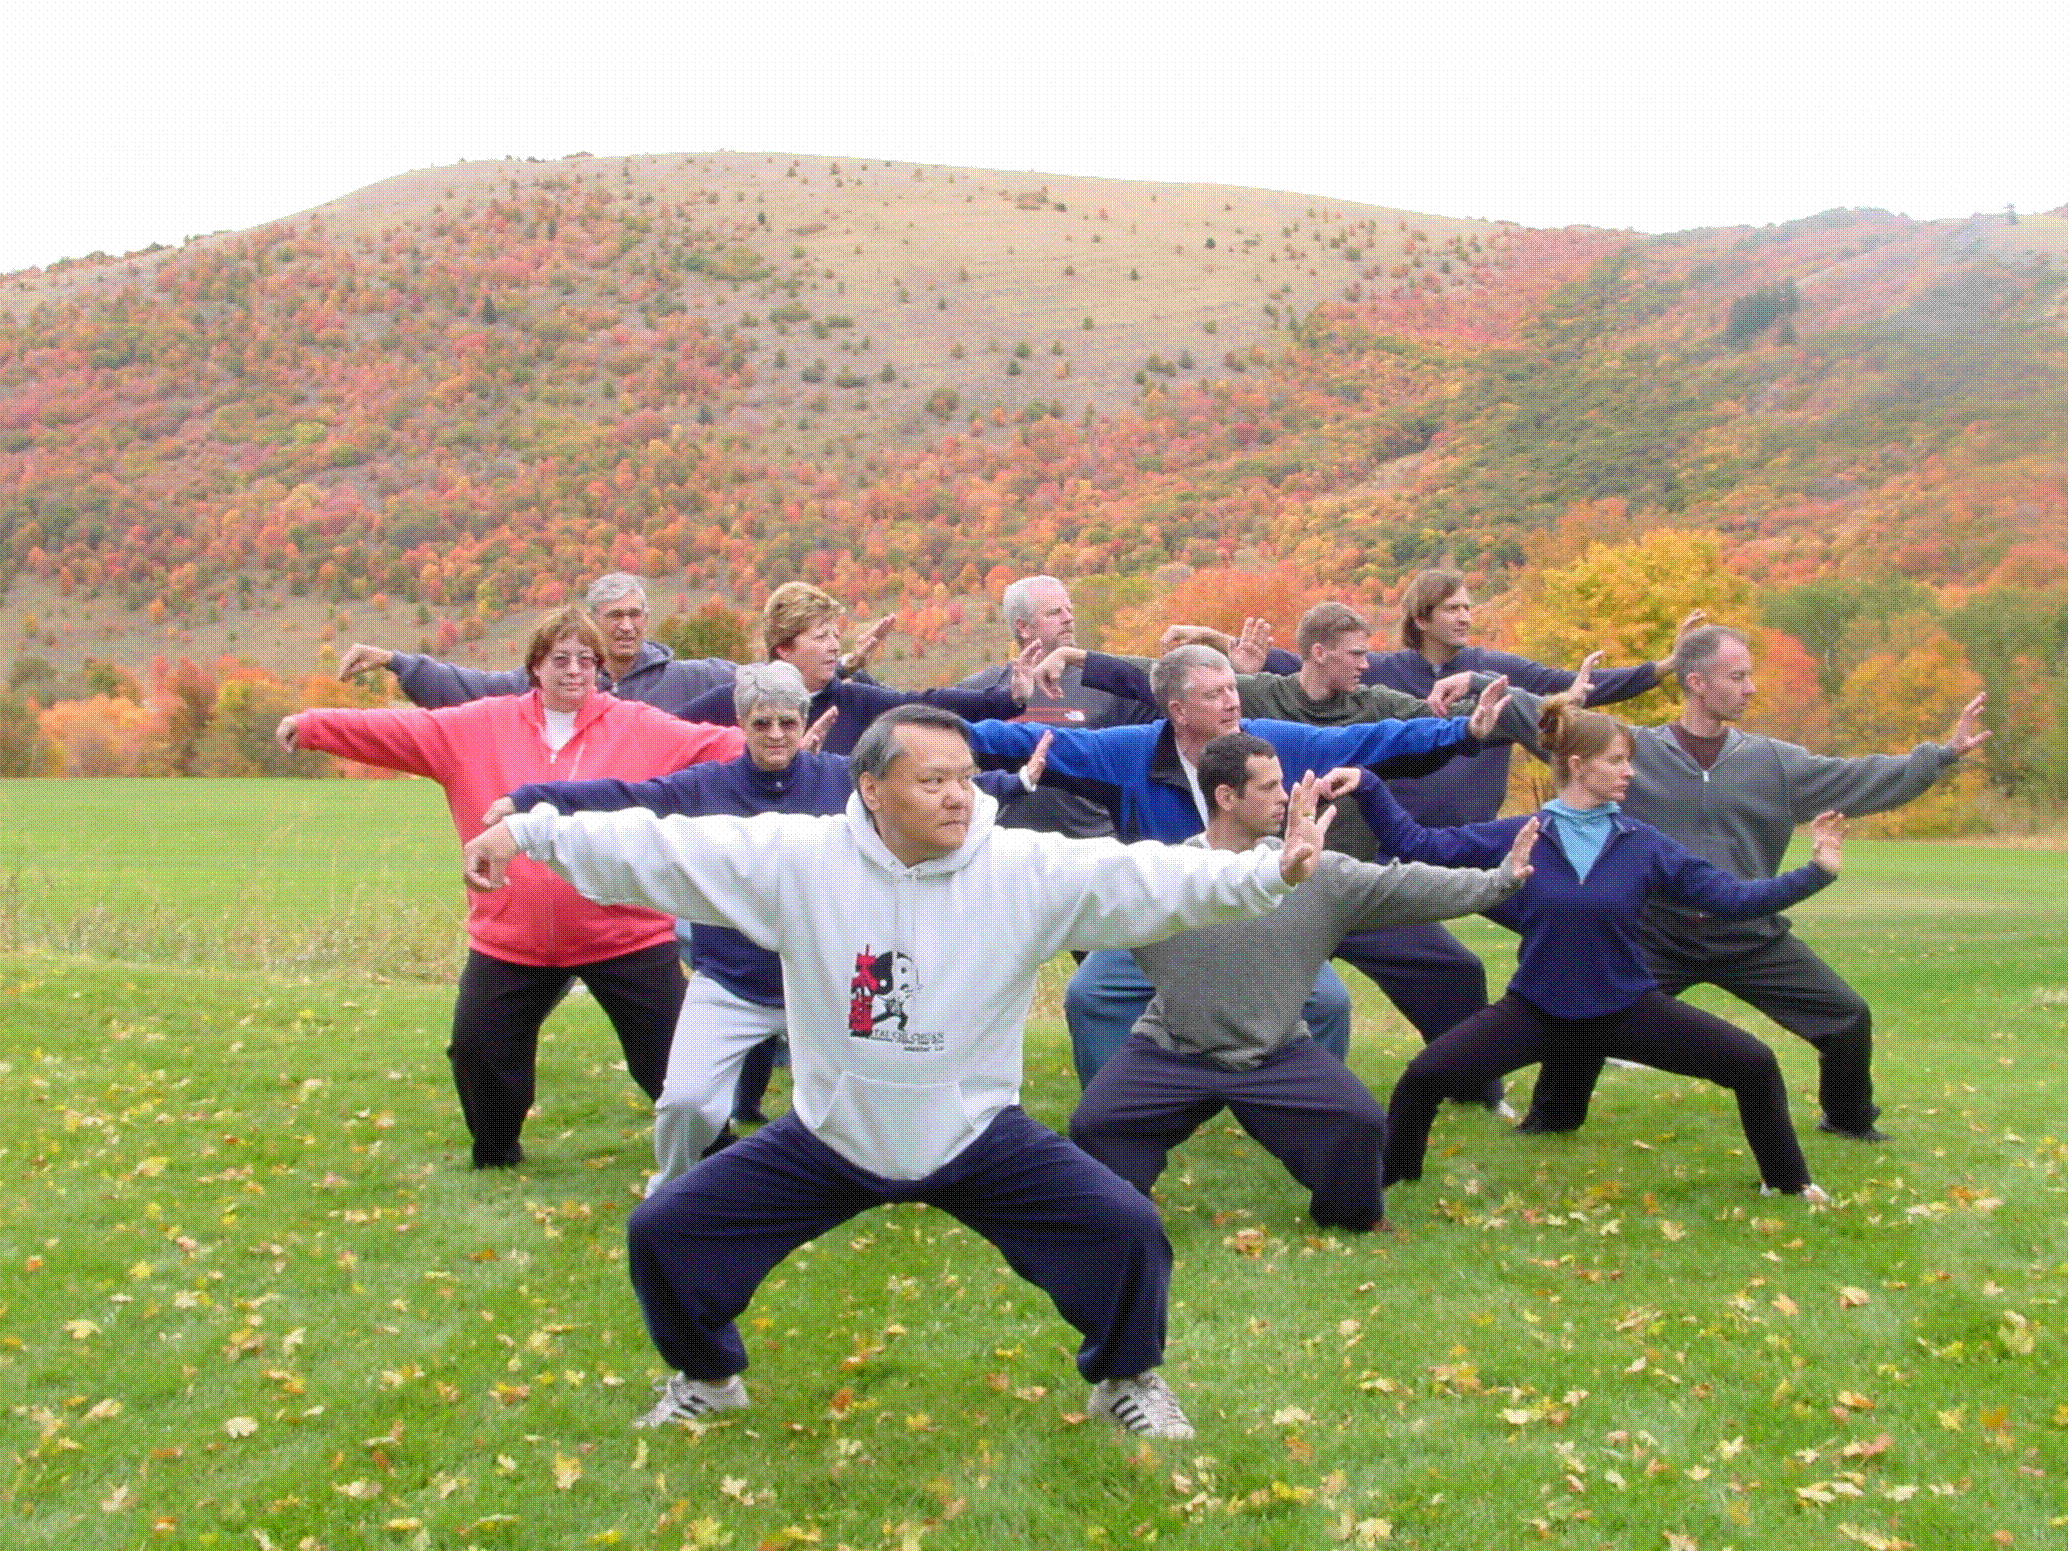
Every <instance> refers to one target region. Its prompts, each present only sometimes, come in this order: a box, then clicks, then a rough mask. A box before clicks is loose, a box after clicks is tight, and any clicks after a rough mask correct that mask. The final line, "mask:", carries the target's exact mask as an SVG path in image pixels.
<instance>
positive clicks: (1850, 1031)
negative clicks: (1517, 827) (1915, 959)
mask: <svg viewBox="0 0 2068 1551" xmlns="http://www.w3.org/2000/svg"><path fill="white" fill-rule="evenodd" d="M1642 940H1643V943H1644V957H1645V962H1646V963H1647V964H1648V965H1650V967H1651V972H1652V974H1653V975H1654V976H1656V977H1657V978H1658V982H1659V989H1660V990H1661V991H1663V992H1665V993H1666V994H1667V995H1668V996H1678V995H1680V993H1681V992H1682V991H1685V990H1686V989H1687V988H1688V987H1689V986H1695V985H1712V986H1720V987H1722V988H1723V989H1724V990H1726V991H1728V992H1730V994H1731V995H1732V996H1735V997H1737V998H1738V1000H1740V1001H1742V1002H1750V1003H1751V1004H1752V1005H1753V1006H1754V1007H1756V1008H1758V1009H1759V1010H1760V1011H1761V1012H1763V1013H1765V1014H1766V1015H1767V1016H1768V1017H1769V1018H1771V1019H1773V1020H1774V1022H1776V1023H1778V1024H1779V1025H1780V1026H1781V1027H1782V1028H1784V1029H1786V1030H1787V1031H1788V1032H1789V1033H1791V1034H1796V1035H1800V1036H1801V1037H1802V1038H1803V1039H1806V1040H1808V1041H1809V1042H1810V1044H1812V1045H1813V1046H1815V1047H1816V1051H1817V1079H1818V1080H1817V1097H1818V1099H1819V1100H1820V1101H1822V1103H1823V1106H1824V1114H1825V1117H1826V1118H1827V1119H1829V1120H1830V1122H1831V1124H1833V1125H1834V1126H1837V1127H1838V1128H1839V1129H1840V1130H1841V1131H1865V1130H1867V1129H1868V1128H1869V1127H1870V1126H1872V1125H1873V1124H1874V1122H1875V1119H1876V1117H1878V1116H1879V1115H1880V1114H1881V1106H1880V1105H1878V1104H1876V1103H1875V1102H1874V1074H1873V1063H1874V1015H1873V1013H1872V1012H1871V1011H1870V1010H1869V1009H1868V1006H1867V1003H1866V1002H1865V1001H1864V1000H1863V999H1862V998H1861V996H1860V993H1859V992H1857V991H1855V990H1854V989H1853V988H1852V987H1851V986H1849V985H1847V984H1846V983H1845V981H1844V979H1843V978H1842V977H1841V976H1840V975H1839V973H1838V971H1837V970H1835V969H1833V968H1832V967H1831V966H1830V965H1829V964H1826V963H1825V962H1824V961H1823V960H1822V959H1820V958H1818V957H1817V955H1816V954H1815V953H1813V952H1811V951H1810V949H1809V948H1808V947H1807V946H1805V945H1804V944H1803V943H1802V942H1800V941H1798V940H1797V939H1796V937H1795V935H1794V934H1793V933H1791V932H1789V931H1787V930H1786V928H1785V926H1781V925H1780V918H1778V917H1774V916H1764V917H1761V918H1760V919H1758V920H1755V921H1710V922H1705V923H1703V924H1702V925H1701V926H1695V925H1693V924H1691V923H1685V922H1682V921H1679V920H1677V919H1675V918H1673V917H1669V916H1667V915H1665V914H1664V913H1663V912H1658V911H1654V912H1653V913H1652V914H1650V915H1648V916H1646V917H1645V920H1644V926H1643V936H1642ZM1600 1076H1601V1063H1600V1062H1599V1061H1594V1062H1591V1063H1589V1062H1586V1061H1559V1062H1552V1061H1547V1062H1545V1063H1544V1067H1543V1070H1542V1071H1541V1072H1540V1073H1539V1074H1538V1077H1537V1087H1536V1092H1535V1093H1534V1094H1532V1095H1531V1097H1530V1105H1529V1120H1528V1122H1527V1125H1528V1127H1529V1129H1530V1130H1533V1131H1573V1130H1577V1129H1578V1128H1579V1126H1580V1123H1581V1122H1582V1121H1583V1120H1585V1119H1586V1118H1587V1101H1588V1099H1590V1098H1591V1097H1592V1096H1593V1093H1594V1084H1595V1082H1596V1081H1597V1080H1598V1079H1599V1078H1600Z"/></svg>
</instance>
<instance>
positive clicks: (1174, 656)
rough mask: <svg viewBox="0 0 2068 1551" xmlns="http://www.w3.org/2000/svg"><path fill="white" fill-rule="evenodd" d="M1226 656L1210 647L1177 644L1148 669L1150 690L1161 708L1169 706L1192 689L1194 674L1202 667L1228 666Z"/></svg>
mask: <svg viewBox="0 0 2068 1551" xmlns="http://www.w3.org/2000/svg"><path fill="white" fill-rule="evenodd" d="M1229 666H1230V664H1229V662H1228V659H1227V657H1226V656H1225V655H1223V654H1222V653H1220V652H1217V651H1215V650H1214V649H1213V648H1212V647H1211V646H1176V647H1172V648H1171V649H1170V650H1169V651H1167V652H1165V653H1164V654H1163V655H1162V656H1161V657H1159V658H1157V659H1156V663H1155V666H1154V667H1152V668H1150V670H1149V693H1150V694H1151V695H1153V696H1155V698H1156V705H1157V708H1158V709H1159V710H1161V709H1165V708H1167V707H1168V706H1169V705H1170V703H1171V702H1172V701H1173V700H1176V699H1177V698H1179V697H1180V696H1181V695H1183V694H1184V693H1185V691H1186V690H1187V689H1189V688H1191V685H1192V675H1193V674H1195V673H1197V672H1198V671H1199V670H1200V669H1202V668H1226V667H1229Z"/></svg>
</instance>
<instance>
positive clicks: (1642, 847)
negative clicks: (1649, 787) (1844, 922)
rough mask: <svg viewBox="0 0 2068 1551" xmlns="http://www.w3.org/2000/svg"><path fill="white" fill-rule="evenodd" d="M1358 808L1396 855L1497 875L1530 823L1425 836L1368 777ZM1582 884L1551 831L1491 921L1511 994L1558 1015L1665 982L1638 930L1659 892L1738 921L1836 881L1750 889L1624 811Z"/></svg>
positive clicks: (1620, 1000)
mask: <svg viewBox="0 0 2068 1551" xmlns="http://www.w3.org/2000/svg"><path fill="white" fill-rule="evenodd" d="M1357 804H1358V807H1359V808H1361V809H1362V810H1363V812H1364V817H1365V822H1366V823H1368V824H1370V825H1371V828H1372V833H1373V834H1375V835H1377V836H1378V837H1379V844H1380V845H1381V846H1382V847H1384V848H1385V850H1386V851H1387V852H1388V853H1389V854H1391V855H1393V856H1401V857H1407V858H1409V859H1410V860H1413V861H1418V862H1434V863H1436V864H1437V865H1439V866H1443V867H1493V866H1497V865H1499V863H1500V860H1501V858H1502V857H1504V856H1506V855H1507V854H1508V848H1509V846H1511V845H1513V844H1514V843H1515V833H1516V831H1517V830H1519V829H1521V828H1522V826H1523V825H1524V824H1525V823H1527V822H1528V818H1527V816H1525V817H1522V818H1511V819H1493V820H1491V821H1489V822H1487V823H1483V824H1467V825H1464V826H1462V827H1461V828H1457V829H1424V828H1423V827H1422V826H1421V825H1420V824H1417V823H1416V822H1415V821H1414V820H1413V819H1411V818H1409V817H1408V815H1407V810H1406V809H1404V808H1402V807H1401V806H1400V803H1399V802H1398V801H1397V800H1396V799H1395V798H1394V796H1393V794H1392V793H1391V792H1389V791H1388V790H1387V789H1386V784H1385V782H1383V781H1381V780H1379V779H1378V778H1377V777H1375V776H1373V775H1371V774H1369V773H1367V774H1366V775H1365V777H1364V781H1363V783H1362V785H1360V786H1359V787H1358V790H1357ZM1613 824H1614V828H1613V831H1612V832H1611V834H1610V835H1609V837H1608V840H1607V842H1606V843H1605V844H1604V845H1603V846H1602V848H1601V854H1600V855H1599V856H1598V857H1596V858H1595V861H1594V865H1593V867H1592V868H1591V869H1589V871H1588V873H1587V879H1586V881H1585V882H1584V883H1583V882H1581V881H1580V879H1579V877H1578V875H1577V874H1576V873H1575V872H1574V870H1573V865H1572V863H1571V861H1569V860H1568V859H1567V857H1566V854H1565V852H1564V851H1563V850H1562V849H1561V848H1560V847H1559V844H1558V838H1557V835H1556V834H1555V833H1554V832H1553V831H1552V829H1551V827H1550V826H1549V825H1546V826H1545V828H1544V831H1543V833H1541V834H1540V835H1539V836H1538V837H1537V846H1536V850H1535V851H1534V852H1533V853H1532V855H1531V857H1530V865H1531V867H1532V869H1533V871H1532V872H1531V873H1530V877H1529V881H1528V882H1527V883H1525V884H1523V886H1522V889H1521V891H1520V892H1519V893H1517V894H1514V895H1512V896H1511V897H1510V898H1508V899H1506V900H1504V901H1502V902H1501V903H1500V904H1499V905H1496V906H1495V907H1494V908H1493V909H1491V910H1489V911H1487V912H1486V915H1487V916H1488V917H1489V918H1491V919H1493V920H1495V921H1498V922H1500V923H1501V924H1502V925H1503V926H1505V927H1508V928H1509V929H1510V930H1511V931H1515V932H1519V933H1521V935H1522V947H1521V949H1520V951H1519V953H1518V956H1517V961H1516V966H1515V978H1514V979H1513V980H1510V981H1509V982H1508V994H1509V995H1511V996H1519V997H1521V998H1522V999H1523V1000H1524V1001H1525V1002H1528V1003H1529V1004H1530V1005H1531V1006H1532V1007H1534V1008H1536V1009H1537V1010H1538V1011H1539V1012H1542V1013H1544V1014H1546V1015H1548V1016H1550V1017H1553V1018H1598V1017H1602V1016H1603V1015H1605V1014H1607V1013H1612V1012H1620V1011H1622V1009H1624V1008H1625V1007H1628V1006H1629V1005H1630V1004H1631V1003H1632V1002H1634V1001H1636V1000H1637V999H1638V998H1639V997H1641V996H1643V995H1644V994H1645V993H1646V992H1647V991H1654V990H1657V989H1658V982H1657V981H1656V980H1654V979H1653V978H1652V974H1651V971H1650V970H1649V969H1647V968H1646V967H1645V962H1644V954H1643V951H1642V950H1641V949H1640V948H1639V947H1638V943H1637V923H1638V919H1639V917H1640V916H1641V914H1642V913H1643V910H1644V903H1645V900H1646V899H1647V898H1649V897H1651V896H1654V895H1658V896H1662V897H1664V898H1667V899H1673V900H1677V901H1679V902H1680V903H1682V904H1684V905H1691V906H1693V907H1694V908H1695V909H1697V910H1701V911H1706V912H1707V913H1708V914H1710V915H1716V916H1726V917H1731V918H1742V917H1746V916H1759V915H1766V914H1769V913H1770V912H1772V911H1775V910H1785V909H1787V908H1788V906H1790V905H1792V904H1794V903H1795V902H1796V901H1797V900H1800V899H1805V898H1807V897H1808V896H1809V895H1811V894H1814V893H1816V892H1817V890H1819V889H1821V888H1823V887H1824V886H1825V885H1826V884H1828V883H1829V882H1830V881H1831V874H1830V873H1827V872H1825V871H1824V869H1823V868H1821V867H1818V866H1816V865H1815V864H1814V863H1812V864H1810V865H1809V866H1806V867H1798V868H1796V869H1795V870H1794V871H1793V872H1786V873H1783V874H1781V876H1780V877H1778V878H1762V879H1759V880H1757V881H1756V882H1751V883H1747V882H1743V881H1741V880H1739V879H1737V878H1733V877H1732V876H1731V875H1730V874H1729V873H1727V872H1725V871H1724V870H1723V869H1722V868H1720V867H1716V866H1713V865H1712V864H1710V863H1708V862H1705V861H1703V860H1702V859H1701V858H1700V857H1699V856H1697V855H1695V854H1694V852H1692V851H1690V850H1688V849H1687V848H1686V847H1685V846H1682V845H1680V844H1678V843H1676V842H1675V841H1672V840H1669V839H1667V838H1666V837H1665V836H1664V835H1662V834H1660V833H1659V832H1658V831H1657V830H1656V829H1653V828H1652V827H1651V826H1650V825H1649V824H1640V823H1638V822H1637V820H1635V819H1632V818H1626V817H1624V816H1623V815H1622V814H1620V813H1619V814H1617V815H1616V816H1615V819H1614V820H1613Z"/></svg>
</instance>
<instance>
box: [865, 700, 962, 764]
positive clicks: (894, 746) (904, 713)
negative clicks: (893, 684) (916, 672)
mask: <svg viewBox="0 0 2068 1551" xmlns="http://www.w3.org/2000/svg"><path fill="white" fill-rule="evenodd" d="M900 727H938V728H940V729H941V730H942V731H943V732H952V733H954V734H955V736H956V737H958V738H960V739H961V740H962V741H963V742H964V743H967V742H969V723H968V722H965V721H964V720H963V719H962V718H961V717H959V716H957V715H956V714H955V713H954V712H953V711H948V710H943V709H942V708H941V707H940V706H937V705H927V704H926V703H925V702H924V701H920V702H918V703H916V704H912V705H901V706H892V707H891V708H890V709H889V710H888V711H885V712H884V713H883V714H882V715H881V716H879V717H877V718H876V720H875V721H873V722H871V723H870V724H869V725H868V726H867V727H866V728H864V729H863V731H862V735H861V737H859V738H857V739H856V740H855V746H854V752H853V753H852V754H849V755H848V756H847V765H848V774H849V776H850V777H852V778H853V779H854V780H855V781H857V782H859V781H860V780H861V778H862V777H863V776H869V777H872V778H873V779H875V780H878V781H881V780H882V779H883V778H884V777H885V776H886V775H888V774H890V767H891V765H892V764H893V763H894V762H895V761H896V760H897V757H898V756H899V755H900V754H902V753H904V752H905V746H904V745H903V744H902V743H900V742H898V740H897V738H896V737H895V736H893V735H894V734H895V733H896V732H897V730H898V729H899V728H900Z"/></svg>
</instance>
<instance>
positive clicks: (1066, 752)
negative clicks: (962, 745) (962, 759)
mask: <svg viewBox="0 0 2068 1551" xmlns="http://www.w3.org/2000/svg"><path fill="white" fill-rule="evenodd" d="M1242 730H1243V731H1244V732H1246V733H1250V734H1252V735H1253V736H1255V737H1259V738H1262V739H1263V740H1264V741H1265V742H1266V743H1268V744H1270V745H1271V746H1272V747H1273V748H1274V749H1276V750H1277V751H1278V762H1279V764H1280V765H1281V766H1282V767H1283V768H1284V771H1285V780H1286V784H1287V785H1291V784H1292V783H1293V782H1294V781H1297V780H1298V779H1299V778H1300V777H1301V776H1303V775H1305V774H1307V772H1308V771H1310V770H1312V771H1324V772H1325V771H1329V770H1333V769H1335V768H1336V767H1337V766H1338V765H1375V764H1383V763H1385V762H1388V761H1391V760H1396V759H1402V758H1406V759H1411V760H1413V761H1414V762H1415V763H1416V765H1417V766H1418V767H1420V768H1426V764H1427V761H1428V759H1429V757H1430V756H1440V755H1441V754H1443V753H1445V752H1447V751H1449V750H1452V749H1459V748H1463V749H1476V748H1478V747H1479V745H1478V743H1477V742H1475V741H1473V740H1472V739H1471V737H1470V734H1469V733H1468V731H1467V729H1466V723H1465V718H1464V717H1462V716H1457V717H1451V718H1448V719H1444V718H1440V717H1433V716H1432V717H1421V718H1418V719H1416V720H1414V721H1411V722H1357V723H1352V724H1351V725H1349V726H1344V727H1310V726H1307V725H1306V724H1305V723H1302V722H1274V721H1261V720H1260V721H1246V722H1244V723H1243V724H1242ZM1044 732H1053V733H1054V734H1055V742H1054V744H1053V745H1051V746H1050V748H1049V751H1048V770H1047V774H1045V775H1044V776H1043V777H1042V783H1043V784H1044V785H1046V784H1048V783H1049V782H1050V781H1051V780H1053V781H1055V782H1056V783H1057V784H1059V785H1062V786H1064V787H1065V788H1067V789H1068V790H1071V791H1075V792H1078V793H1081V794H1082V795H1084V796H1087V797H1090V798H1091V799H1092V800H1093V801H1095V802H1098V803H1100V804H1102V805H1103V806H1104V807H1105V808H1106V809H1107V810H1108V811H1109V812H1111V813H1112V815H1113V824H1114V829H1115V831H1116V833H1117V834H1118V835H1119V837H1120V838H1121V839H1122V840H1161V841H1164V842H1165V843H1166V844H1170V845H1175V844H1177V842H1179V841H1181V840H1189V839H1191V838H1192V836H1194V835H1196V834H1198V833H1199V832H1200V831H1201V830H1203V829H1205V828H1206V825H1205V822H1204V821H1203V820H1202V819H1201V818H1200V816H1199V805H1198V803H1197V802H1196V801H1195V800H1194V799H1193V796H1192V785H1191V783H1190V782H1189V781H1187V780H1186V779H1185V767H1184V765H1183V764H1182V762H1181V761H1180V760H1179V758H1178V747H1177V739H1176V737H1175V735H1174V734H1173V733H1172V732H1171V727H1170V723H1169V722H1168V721H1154V722H1148V723H1145V724H1143V725H1141V726H1139V727H1099V728H1082V727H1039V726H1034V725H1031V724H1029V723H1026V722H978V723H976V724H975V725H974V726H972V727H971V728H970V742H971V743H972V744H973V745H974V746H975V748H976V751H977V755H978V757H979V758H980V759H983V760H984V761H985V762H986V763H988V764H994V765H998V764H1010V765H1015V766H1016V765H1019V764H1021V763H1022V762H1024V761H1025V759H1026V758H1027V756H1028V755H1029V754H1031V753H1033V752H1034V745H1035V744H1036V743H1038V742H1039V741H1040V740H1041V735H1042V734H1043V733H1044Z"/></svg>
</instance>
